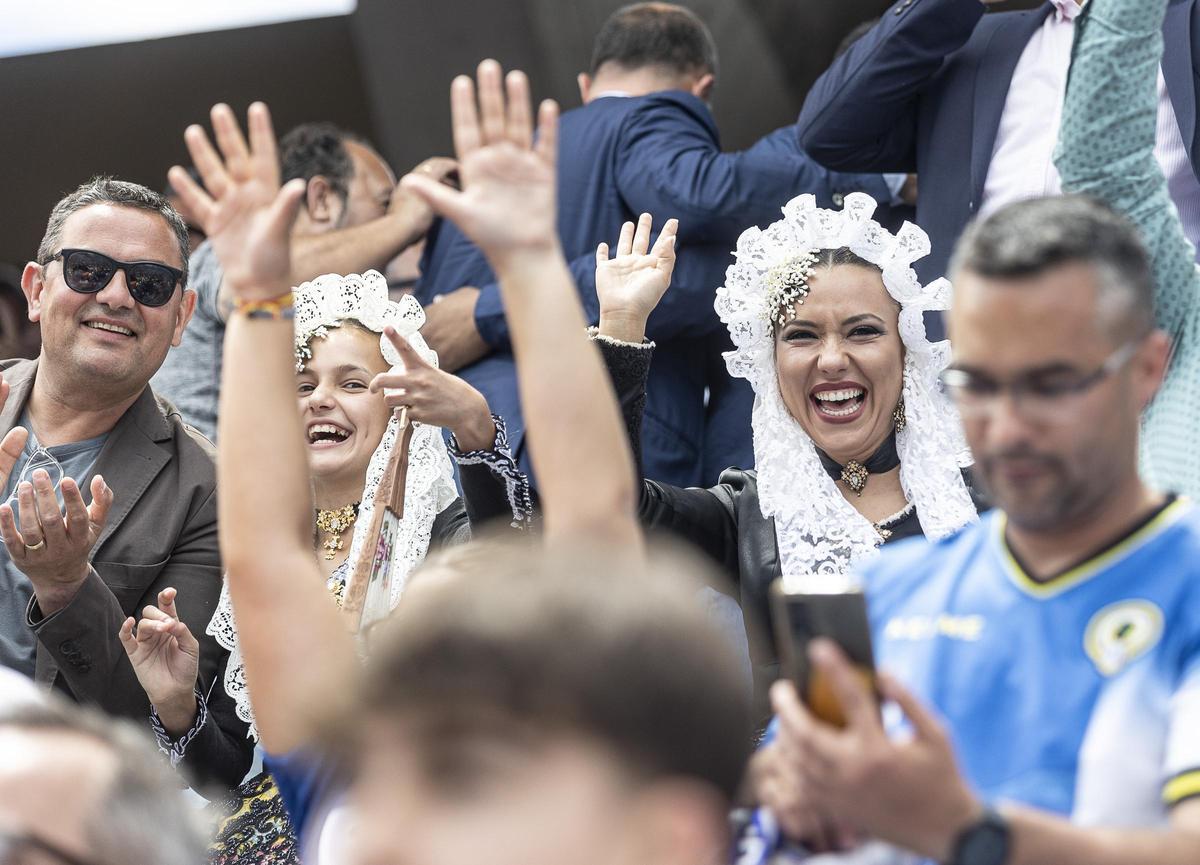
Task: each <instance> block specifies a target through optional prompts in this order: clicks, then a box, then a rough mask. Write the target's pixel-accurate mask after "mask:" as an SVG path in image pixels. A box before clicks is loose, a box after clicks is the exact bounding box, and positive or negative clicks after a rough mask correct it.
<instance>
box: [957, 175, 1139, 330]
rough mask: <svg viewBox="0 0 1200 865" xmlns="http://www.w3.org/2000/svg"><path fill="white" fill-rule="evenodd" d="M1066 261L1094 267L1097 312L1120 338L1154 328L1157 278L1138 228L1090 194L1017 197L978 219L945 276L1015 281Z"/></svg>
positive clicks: (961, 244) (965, 236)
mask: <svg viewBox="0 0 1200 865" xmlns="http://www.w3.org/2000/svg"><path fill="white" fill-rule="evenodd" d="M1070 264H1085V265H1089V266H1091V267H1092V268H1093V269H1094V270H1095V272H1096V275H1097V277H1098V280H1099V283H1100V289H1101V293H1102V296H1101V303H1102V305H1103V308H1102V309H1101V310H1100V312H1101V314H1102V315H1103V316H1104V320H1105V321H1106V322H1110V323H1111V324H1110V327H1114V328H1115V330H1116V334H1115V335H1116V336H1117V337H1118V338H1119V339H1122V340H1124V339H1130V338H1133V337H1135V336H1140V335H1142V334H1144V333H1146V332H1148V331H1149V330H1150V329H1151V328H1153V327H1154V277H1153V274H1152V273H1151V270H1150V261H1149V258H1148V257H1147V255H1146V247H1145V246H1144V245H1143V244H1142V240H1141V237H1140V236H1139V234H1138V230H1137V227H1136V226H1134V224H1133V223H1132V222H1130V221H1129V220H1128V219H1126V218H1125V217H1124V216H1122V215H1120V214H1119V213H1117V212H1116V211H1115V210H1113V209H1112V208H1111V207H1109V206H1108V205H1107V204H1105V203H1104V202H1102V201H1100V200H1098V199H1095V198H1090V197H1088V196H1084V195H1062V196H1055V197H1051V198H1035V199H1031V200H1029V201H1020V202H1016V203H1014V204H1010V205H1008V206H1007V207H1003V208H1001V209H1000V210H998V211H996V212H995V213H994V214H992V215H991V216H989V217H987V218H986V219H980V220H977V221H976V222H974V223H973V224H972V225H971V226H970V227H968V228H967V230H966V232H965V233H964V234H963V236H962V238H961V239H960V240H959V242H958V245H957V246H956V247H955V250H954V257H953V258H952V259H951V261H950V275H951V279H957V278H958V274H960V273H961V272H964V271H966V272H970V273H974V274H976V275H978V276H982V277H984V278H985V279H1002V280H1004V279H1013V280H1016V279H1026V278H1031V277H1035V276H1038V275H1040V274H1042V273H1044V272H1046V271H1048V270H1052V269H1054V268H1057V267H1062V266H1065V265H1070Z"/></svg>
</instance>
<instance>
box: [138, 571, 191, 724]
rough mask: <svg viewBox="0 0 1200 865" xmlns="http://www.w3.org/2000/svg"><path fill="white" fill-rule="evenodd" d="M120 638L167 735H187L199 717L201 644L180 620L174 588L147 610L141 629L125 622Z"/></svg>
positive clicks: (163, 591)
mask: <svg viewBox="0 0 1200 865" xmlns="http://www.w3.org/2000/svg"><path fill="white" fill-rule="evenodd" d="M118 636H119V637H120V639H121V645H123V646H124V647H125V654H126V655H128V656H129V662H130V663H131V664H132V665H133V671H134V673H136V674H137V678H138V682H140V683H141V686H142V689H143V690H144V691H145V692H146V696H147V697H149V698H150V702H151V703H153V704H154V708H155V709H156V710H157V711H158V716H159V720H161V721H162V722H163V726H164V727H166V729H167V732H169V733H171V734H172V735H173V736H180V735H182V734H183V733H185V732H186V731H187V730H188V729H190V728H191V726H192V723H193V721H194V720H195V716H196V678H197V676H198V675H199V670H200V644H199V642H197V641H196V638H195V637H194V636H192V632H191V631H190V630H188V626H187V625H185V624H184V623H183V621H182V620H181V619H180V618H179V613H178V612H177V611H176V609H175V589H163V590H162V591H161V592H159V593H158V606H157V607H150V606H147V607H146V608H145V609H144V610H142V619H141V621H140V622H137V629H136V631H135V630H134V620H133V617H130V618H128V619H126V620H125V622H124V623H123V624H122V625H121V630H120V632H119V633H118Z"/></svg>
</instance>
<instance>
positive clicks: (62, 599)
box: [0, 382, 113, 616]
mask: <svg viewBox="0 0 1200 865" xmlns="http://www.w3.org/2000/svg"><path fill="white" fill-rule="evenodd" d="M8 393H9V385H8V383H7V382H3V383H0V407H3V405H4V403H5V402H7V400H8ZM28 438H29V432H28V431H27V430H26V429H24V428H23V427H14V428H13V429H12V430H10V431H9V432H8V434H7V435H5V437H4V440H3V441H2V442H0V487H3V486H5V485H7V483H8V478H9V476H10V475H11V474H12V471H13V468H14V466H16V463H17V460H18V459H20V457H21V451H22V450H24V448H25V443H26V441H27V440H28ZM30 481H32V483H31V482H30ZM30 481H21V483H19V484H17V504H18V506H19V508H20V528H18V526H17V522H18V517H17V515H16V514H14V513H13V509H12V506H11V505H10V504H8V502H5V503H4V504H0V540H3V541H4V546H5V548H6V549H7V550H8V557H9V559H10V560H11V561H12V563H13V564H14V565H16V567H17V569H18V570H20V571H21V573H23V574H24V575H25V576H27V577H28V578H29V582H31V583H32V584H33V589H34V592H35V593H36V594H37V599H38V606H39V608H40V609H41V612H42V615H46V616H48V615H50V614H51V613H53V612H56V611H58V610H60V609H62V608H63V607H65V606H66V605H67V604H68V603H70V601H71V599H72V598H73V597H75V594H76V593H77V592H78V591H79V587H80V586H82V585H83V582H84V580H86V579H87V575H88V568H89V565H88V556H89V555H90V554H91V552H92V547H94V546H95V545H96V541H97V540H99V538H100V533H101V532H102V531H103V530H104V523H105V521H106V520H107V519H108V509H109V508H110V507H111V506H112V502H113V492H112V490H111V489H109V486H108V484H106V483H105V482H104V478H102V477H101V476H100V475H96V476H95V477H94V478H92V484H91V493H92V503H91V504H90V505H85V504H84V502H83V495H82V493H81V492H80V490H79V484H77V483H76V482H75V480H74V479H73V478H63V479H62V482H61V483H60V484H59V491H60V492H61V493H62V499H63V504H62V505H61V506H60V505H59V503H58V495H57V494H56V493H55V491H54V482H53V481H52V480H51V479H50V474H49V472H47V471H45V470H43V469H37V470H36V471H34V472H33V474H32V475H31V476H30ZM64 511H65V515H64Z"/></svg>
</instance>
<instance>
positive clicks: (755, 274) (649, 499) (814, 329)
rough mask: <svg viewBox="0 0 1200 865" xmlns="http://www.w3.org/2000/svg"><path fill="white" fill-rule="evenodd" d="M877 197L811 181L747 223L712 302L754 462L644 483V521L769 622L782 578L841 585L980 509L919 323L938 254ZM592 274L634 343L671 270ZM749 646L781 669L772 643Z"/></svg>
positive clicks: (934, 298) (939, 305) (608, 331)
mask: <svg viewBox="0 0 1200 865" xmlns="http://www.w3.org/2000/svg"><path fill="white" fill-rule="evenodd" d="M874 210H875V202H874V200H873V199H871V198H870V196H867V195H864V194H861V193H855V194H852V195H848V196H847V197H846V201H845V208H844V209H843V210H842V211H840V212H838V211H832V210H824V209H820V208H818V207H817V206H816V202H815V199H814V198H813V197H812V196H811V195H804V196H800V197H799V198H796V199H794V200H792V201H791V202H789V203H788V204H787V205H786V206H785V207H784V208H783V217H784V218H783V219H781V220H779V221H778V222H776V223H774V224H772V225H771V226H769V227H768V228H766V229H765V230H760V229H758V228H751V229H749V230H747V231H746V232H745V233H743V234H742V236H741V238H740V239H739V241H738V247H737V252H736V262H735V263H734V264H733V265H732V266H731V267H730V268H729V270H728V273H727V274H726V284H725V286H724V287H723V288H721V289H719V290H718V293H717V300H716V309H717V313H718V314H719V315H720V317H721V320H722V321H723V322H724V323H725V324H726V326H727V327H728V328H729V334H730V336H731V338H732V340H733V344H734V350H733V351H731V352H728V353H727V354H726V355H725V358H726V362H727V365H728V368H729V372H730V373H731V374H732V375H735V376H738V377H741V378H745V379H747V380H748V381H749V382H750V383H751V385H752V386H753V387H754V391H755V401H754V410H753V431H754V454H755V461H756V467H757V470H756V471H755V470H749V471H746V470H741V469H729V470H727V471H726V472H724V473H723V474H722V476H721V479H720V482H719V484H718V485H717V486H715V487H712V488H711V489H706V490H704V489H687V490H684V489H679V488H677V487H671V486H668V485H665V484H660V483H656V482H654V481H652V480H647V481H646V482H645V483H644V484H643V490H642V496H641V503H640V511H641V516H642V519H643V520H644V521H645V522H646V523H647V524H648V525H651V526H655V527H660V528H665V529H667V530H669V531H672V532H674V533H676V534H679V535H682V536H683V537H685V538H687V539H688V540H689V541H691V542H693V543H695V544H697V545H699V546H700V547H701V548H703V549H705V550H706V551H707V552H708V553H709V554H710V555H712V556H713V557H714V558H715V559H717V561H719V562H721V563H722V564H724V565H725V567H726V568H727V570H728V571H729V572H730V573H731V574H733V575H734V576H735V577H736V578H737V580H738V584H739V585H738V589H739V592H740V595H741V598H740V599H741V603H742V609H743V611H744V612H746V613H747V614H748V615H752V616H757V617H758V618H759V619H760V620H761V621H762V623H763V624H764V625H765V626H767V627H769V621H768V617H767V616H766V611H767V589H768V586H769V585H770V583H771V582H773V581H774V580H775V579H776V578H778V577H782V578H783V579H784V581H785V583H787V584H789V587H794V588H804V587H808V588H816V589H818V590H820V589H826V590H830V589H836V588H838V587H839V586H841V585H843V584H844V583H845V581H846V580H847V577H846V574H847V571H848V570H849V568H850V566H851V564H852V563H853V562H855V561H857V560H860V559H862V558H864V557H866V556H871V555H874V554H875V552H876V549H877V548H878V547H879V546H880V545H881V544H883V543H887V542H890V541H894V540H898V539H900V538H904V537H910V536H913V535H921V534H923V535H925V536H927V537H929V538H932V539H938V538H942V537H945V536H946V535H948V534H950V533H952V532H954V531H956V530H957V529H960V528H962V527H963V526H964V525H966V524H968V523H970V522H973V521H974V520H975V519H976V516H977V513H976V512H977V506H976V504H975V502H974V500H973V498H972V495H971V491H970V489H969V487H968V484H967V482H966V479H965V477H964V474H963V469H964V468H965V467H966V466H968V465H969V464H970V454H969V451H968V450H967V447H966V444H965V441H964V439H963V436H962V433H961V430H960V426H959V420H958V415H957V412H956V411H955V409H954V407H953V405H952V404H951V403H950V401H949V400H948V398H947V397H946V396H945V395H944V394H943V393H942V390H941V387H940V384H939V381H938V375H939V373H940V372H941V370H942V369H943V368H944V367H945V366H946V363H947V362H948V360H949V344H948V343H944V342H943V343H937V344H931V343H930V342H929V341H928V340H927V339H926V337H925V327H924V323H923V315H924V313H925V312H927V311H932V310H941V309H945V308H946V307H947V305H948V302H949V296H950V285H949V283H948V282H946V281H945V280H938V281H937V282H935V283H932V284H930V285H928V286H922V285H921V283H920V281H919V280H918V279H917V276H916V273H915V272H914V271H913V269H912V266H911V265H912V263H913V262H914V261H916V260H917V259H919V258H921V257H923V256H924V255H926V254H928V252H929V240H928V238H927V236H926V235H925V233H924V232H923V231H921V230H920V229H918V228H917V227H916V226H914V225H905V226H904V228H903V229H902V230H901V231H900V233H899V235H897V236H893V235H892V234H891V233H889V232H888V231H887V230H886V229H884V228H882V227H881V226H880V225H879V224H878V223H877V222H875V221H873V220H872V219H871V215H872V213H874ZM598 290H599V291H600V293H601V294H600V305H601V325H600V337H601V340H602V341H603V340H604V339H605V338H606V337H607V338H609V342H610V344H609V345H608V346H607V347H606V348H605V351H606V352H612V351H615V350H617V349H616V348H615V347H614V346H613V345H612V344H611V341H612V340H613V339H616V340H620V341H623V342H625V343H628V342H630V341H633V342H638V343H640V342H641V339H642V330H644V328H637V327H634V328H632V330H631V329H630V328H629V326H628V322H630V321H639V320H640V321H641V322H643V323H644V321H645V318H646V316H648V315H649V312H650V310H651V309H653V307H654V304H655V303H656V302H657V300H658V297H659V296H661V292H662V291H663V290H665V285H661V286H659V287H658V288H657V289H654V290H647V291H645V292H643V293H642V294H641V295H640V296H630V295H629V294H628V293H625V294H622V295H612V296H607V295H606V294H605V293H604V291H603V285H601V284H599V281H598ZM656 292H657V293H656ZM606 320H607V321H614V322H620V323H621V328H620V329H619V330H618V329H613V328H610V327H608V326H606ZM627 351H632V349H627ZM643 353H644V350H643ZM610 366H614V363H613V361H611V360H610ZM626 386H627V385H626V384H625V383H622V382H620V381H618V389H619V390H621V389H624V388H625V387H626ZM634 389H636V383H635V385H634ZM751 652H752V656H753V658H754V660H755V666H756V677H761V678H760V683H762V684H769V682H770V681H771V680H772V679H773V678H774V669H773V667H774V652H773V650H772V649H771V648H770V644H769V643H767V644H765V645H757V646H752V647H751ZM760 693H761V690H760Z"/></svg>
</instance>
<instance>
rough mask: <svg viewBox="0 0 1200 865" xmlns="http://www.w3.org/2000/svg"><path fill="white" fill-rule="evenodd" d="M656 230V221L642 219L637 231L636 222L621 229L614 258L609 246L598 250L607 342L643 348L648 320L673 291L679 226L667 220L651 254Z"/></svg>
mask: <svg viewBox="0 0 1200 865" xmlns="http://www.w3.org/2000/svg"><path fill="white" fill-rule="evenodd" d="M653 224H654V220H653V217H651V216H650V214H649V213H643V214H642V215H641V217H639V218H638V222H637V228H636V229H635V228H634V225H633V223H632V222H626V223H625V224H624V225H623V226H621V237H620V239H619V240H618V241H617V254H616V257H614V258H609V256H608V244H607V243H601V244H600V246H598V247H597V248H596V296H597V299H598V300H599V301H600V333H602V334H603V335H605V336H611V337H613V338H615V339H622V340H625V341H627V342H639V343H640V342H641V341H642V339H643V338H644V337H645V334H646V320H647V319H648V318H649V317H650V313H651V312H653V311H654V308H655V307H656V306H658V302H659V301H660V300H662V296H663V295H664V294H666V291H667V288H668V287H669V286H670V285H671V274H672V272H673V271H674V270H675V237H676V232H678V230H679V220H678V219H668V220H667V223H666V225H664V226H663V229H662V232H661V233H660V234H659V235H658V240H656V241H655V243H654V248H653V249H650V231H651V229H652V228H653ZM647 250H649V251H647Z"/></svg>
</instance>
